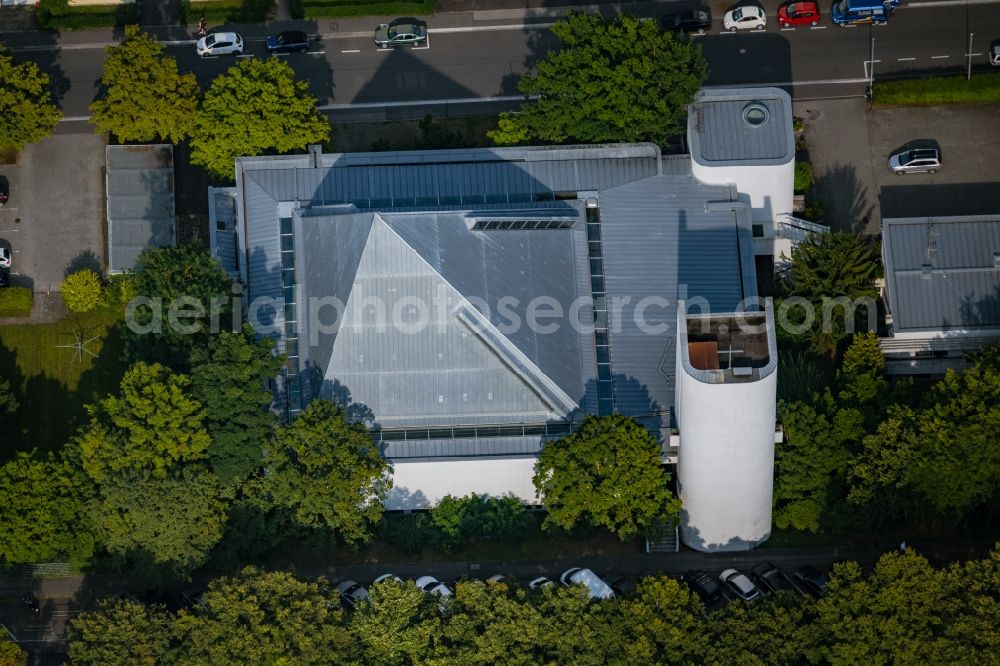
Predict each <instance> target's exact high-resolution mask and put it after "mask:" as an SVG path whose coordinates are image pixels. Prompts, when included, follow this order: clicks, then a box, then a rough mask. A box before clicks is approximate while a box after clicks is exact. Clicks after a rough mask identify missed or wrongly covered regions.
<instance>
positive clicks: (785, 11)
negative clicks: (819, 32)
mask: <svg viewBox="0 0 1000 666" xmlns="http://www.w3.org/2000/svg"><path fill="white" fill-rule="evenodd" d="M778 25H780V26H781V27H783V28H787V27H788V26H790V25H819V3H818V2H812V1H811V0H804V1H803V2H794V1H793V2H786V3H785V4H783V5H781V6H780V7H778Z"/></svg>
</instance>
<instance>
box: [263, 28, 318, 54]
mask: <svg viewBox="0 0 1000 666" xmlns="http://www.w3.org/2000/svg"><path fill="white" fill-rule="evenodd" d="M264 43H265V44H266V46H267V52H268V53H271V54H274V53H294V52H296V51H299V52H301V53H305V52H306V51H308V50H309V35H307V34H306V33H304V32H302V31H301V30H286V31H285V32H279V33H278V34H277V35H268V36H267V39H266V40H265V42H264Z"/></svg>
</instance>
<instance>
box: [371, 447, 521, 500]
mask: <svg viewBox="0 0 1000 666" xmlns="http://www.w3.org/2000/svg"><path fill="white" fill-rule="evenodd" d="M536 461H537V458H535V457H527V458H489V459H479V458H477V459H475V460H433V461H420V462H401V461H393V463H392V464H393V468H394V471H393V475H392V483H393V487H392V490H390V491H389V494H388V496H387V497H386V500H385V508H386V509H390V510H399V509H428V508H430V507H431V506H433V505H434V504H436V503H437V501H438V500H440V499H441V498H442V497H444V496H445V495H452V496H453V497H462V496H465V495H470V494H473V493H475V494H477V495H490V496H492V497H499V496H501V495H506V494H508V493H513V494H514V495H515V496H517V497H518V498H520V499H521V500H523V501H524V502H525V503H527V504H539V499H538V496H537V495H536V494H535V486H534V484H533V483H532V482H531V477H532V476H533V475H534V473H535V462H536Z"/></svg>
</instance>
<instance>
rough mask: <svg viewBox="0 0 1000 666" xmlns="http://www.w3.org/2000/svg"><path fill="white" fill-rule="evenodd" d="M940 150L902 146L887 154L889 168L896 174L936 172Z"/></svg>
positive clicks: (939, 159) (939, 160) (938, 166)
mask: <svg viewBox="0 0 1000 666" xmlns="http://www.w3.org/2000/svg"><path fill="white" fill-rule="evenodd" d="M940 168H941V151H940V150H938V149H937V148H934V147H926V148H903V149H901V150H897V151H896V152H894V153H893V154H892V155H890V156H889V169H890V170H891V171H892V172H893V173H894V174H896V175H897V176H902V175H903V174H904V173H937V171H938V169H940Z"/></svg>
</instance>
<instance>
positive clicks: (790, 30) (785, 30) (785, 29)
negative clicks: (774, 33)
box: [781, 28, 795, 32]
mask: <svg viewBox="0 0 1000 666" xmlns="http://www.w3.org/2000/svg"><path fill="white" fill-rule="evenodd" d="M781 32H795V28H782V29H781Z"/></svg>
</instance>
